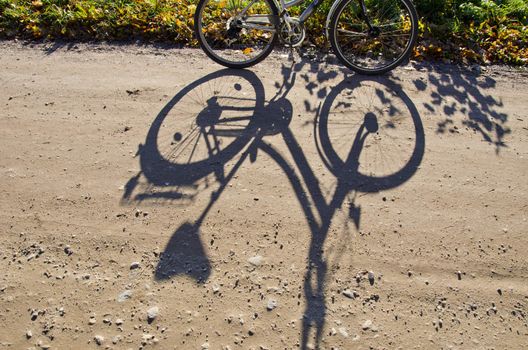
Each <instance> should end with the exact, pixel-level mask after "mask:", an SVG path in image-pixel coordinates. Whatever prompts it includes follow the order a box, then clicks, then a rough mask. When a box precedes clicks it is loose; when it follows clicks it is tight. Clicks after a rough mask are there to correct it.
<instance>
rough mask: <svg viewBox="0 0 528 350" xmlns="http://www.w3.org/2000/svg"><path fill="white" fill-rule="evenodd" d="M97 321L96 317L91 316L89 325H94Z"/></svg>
mask: <svg viewBox="0 0 528 350" xmlns="http://www.w3.org/2000/svg"><path fill="white" fill-rule="evenodd" d="M96 322H97V321H96V320H95V318H93V317H90V320H89V321H88V324H89V325H94V324H95V323H96Z"/></svg>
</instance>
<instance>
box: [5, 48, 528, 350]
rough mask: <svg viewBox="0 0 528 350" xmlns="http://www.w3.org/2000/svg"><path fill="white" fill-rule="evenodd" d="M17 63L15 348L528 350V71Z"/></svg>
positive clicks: (277, 63) (68, 51)
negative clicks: (386, 72)
mask: <svg viewBox="0 0 528 350" xmlns="http://www.w3.org/2000/svg"><path fill="white" fill-rule="evenodd" d="M0 52H1V55H0V67H1V70H0V106H1V107H0V111H1V113H0V139H1V141H0V145H1V148H0V174H1V175H2V182H1V184H0V227H1V231H0V270H1V273H0V349H41V348H42V349H96V348H107V349H150V348H158V349H259V350H260V349H297V348H302V349H316V348H317V349H341V350H343V349H526V348H528V318H527V317H528V315H527V313H528V255H527V253H526V252H527V251H528V237H527V233H528V232H527V229H528V223H527V217H528V193H527V190H528V181H527V177H526V175H527V173H528V160H527V157H528V114H527V109H528V92H527V91H528V79H527V76H528V75H527V74H526V73H525V72H524V73H523V72H519V71H515V70H512V69H508V68H504V67H502V68H501V67H491V68H488V69H484V70H480V69H479V68H478V67H474V69H472V70H471V69H470V70H461V69H459V68H457V67H454V66H448V65H423V64H422V65H418V64H413V65H410V66H408V67H404V68H399V69H398V70H396V71H395V72H394V73H393V74H392V75H390V76H385V77H382V78H373V79H371V78H364V77H359V76H357V75H353V74H351V73H350V72H348V71H346V70H343V69H342V68H341V67H340V66H339V65H334V64H331V63H328V62H327V61H310V60H309V59H304V60H299V59H298V61H297V62H296V63H295V64H292V62H291V61H289V60H288V59H287V58H286V57H284V55H281V54H275V55H273V56H272V57H270V58H269V59H268V60H266V61H265V62H263V63H262V64H260V65H258V66H257V67H254V68H253V69H251V70H249V71H245V72H241V71H229V70H222V68H221V67H219V66H218V65H216V64H214V63H212V62H211V61H209V60H208V59H206V57H205V55H204V54H202V53H201V52H200V51H197V50H176V49H164V48H156V47H144V46H143V47H139V46H106V45H99V46H91V45H80V44H79V45H52V44H47V45H46V44H39V45H33V46H27V45H22V44H19V43H13V42H0Z"/></svg>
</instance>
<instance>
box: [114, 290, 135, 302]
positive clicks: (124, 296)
mask: <svg viewBox="0 0 528 350" xmlns="http://www.w3.org/2000/svg"><path fill="white" fill-rule="evenodd" d="M131 297H132V291H131V290H128V289H127V290H125V291H124V292H123V293H121V294H119V296H118V297H117V301H118V302H119V303H122V302H124V301H125V300H127V299H130V298H131Z"/></svg>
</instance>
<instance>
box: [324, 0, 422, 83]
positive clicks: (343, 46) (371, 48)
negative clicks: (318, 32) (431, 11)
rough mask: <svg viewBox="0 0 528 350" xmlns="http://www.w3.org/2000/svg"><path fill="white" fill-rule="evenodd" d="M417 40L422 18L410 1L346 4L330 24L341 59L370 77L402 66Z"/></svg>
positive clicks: (337, 9)
mask: <svg viewBox="0 0 528 350" xmlns="http://www.w3.org/2000/svg"><path fill="white" fill-rule="evenodd" d="M363 5H364V6H363ZM417 36H418V16H417V14H416V10H415V8H414V6H413V5H412V3H411V2H410V1H409V0H342V1H341V2H340V3H339V4H338V5H337V6H336V7H335V10H334V12H333V13H332V14H331V19H330V24H329V37H330V43H331V44H332V48H333V50H334V52H335V54H336V55H337V57H338V58H339V59H340V60H341V61H342V62H343V63H344V64H345V65H346V66H347V67H349V68H350V69H352V70H353V71H355V72H358V73H361V74H366V75H375V74H383V73H386V72H388V71H390V70H392V69H394V68H395V67H397V66H398V65H399V64H401V63H402V62H403V61H404V60H405V59H407V58H408V57H409V55H410V54H411V52H412V50H413V48H414V44H415V43H416V38H417Z"/></svg>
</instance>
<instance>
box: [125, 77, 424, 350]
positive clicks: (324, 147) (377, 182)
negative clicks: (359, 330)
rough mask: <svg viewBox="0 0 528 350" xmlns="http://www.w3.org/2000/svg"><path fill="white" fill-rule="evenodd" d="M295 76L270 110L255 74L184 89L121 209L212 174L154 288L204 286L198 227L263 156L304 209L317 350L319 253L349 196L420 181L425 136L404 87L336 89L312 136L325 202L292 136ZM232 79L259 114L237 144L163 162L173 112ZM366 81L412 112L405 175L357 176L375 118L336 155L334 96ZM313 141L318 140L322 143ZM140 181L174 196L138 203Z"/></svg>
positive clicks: (345, 85) (307, 293)
mask: <svg viewBox="0 0 528 350" xmlns="http://www.w3.org/2000/svg"><path fill="white" fill-rule="evenodd" d="M295 74H296V73H295V72H294V70H285V73H284V75H285V76H284V82H283V85H282V86H281V87H280V89H279V92H280V93H277V95H276V96H275V97H274V98H272V99H271V100H270V101H269V103H267V104H266V103H265V92H264V88H263V84H262V82H261V81H260V79H259V78H258V77H257V76H256V74H254V73H253V72H251V71H245V70H243V71H233V70H229V69H225V70H221V71H217V72H214V73H212V74H209V75H207V76H205V77H203V78H201V79H199V80H197V81H195V82H193V83H191V84H189V85H188V86H186V87H185V88H184V89H182V90H181V91H180V92H179V93H178V94H177V95H175V96H174V97H173V98H172V99H171V100H170V101H169V103H167V105H166V106H165V107H164V108H163V109H162V110H161V111H160V113H159V114H158V115H157V117H156V118H155V120H154V122H153V123H152V125H151V127H150V130H149V132H148V134H147V137H146V140H145V144H144V145H140V149H139V151H138V154H139V156H140V164H141V172H140V173H139V174H138V175H136V176H134V177H132V178H131V179H130V180H129V181H128V183H127V185H126V186H125V193H124V195H123V198H122V201H123V203H130V202H141V201H145V200H149V199H159V198H165V199H170V200H182V199H185V198H186V194H185V193H183V192H180V191H178V190H174V189H172V187H173V186H176V187H177V188H180V187H185V186H191V187H192V186H194V185H195V184H196V182H197V181H199V180H201V179H203V178H204V177H206V176H211V174H213V175H214V177H215V179H216V182H217V184H218V188H217V190H216V191H215V192H214V193H213V194H212V196H211V198H210V201H209V203H208V205H207V206H206V208H205V209H204V210H203V211H202V213H201V215H200V217H198V218H197V219H196V220H195V221H194V222H185V223H184V224H182V225H181V226H180V227H179V228H178V229H177V230H176V231H175V232H174V234H173V235H172V237H171V239H170V240H169V242H168V244H167V246H166V248H165V250H164V252H163V253H162V254H161V256H160V260H159V263H158V266H157V268H156V271H155V279H156V280H164V279H169V278H171V277H173V276H176V275H188V276H190V277H192V278H194V279H195V280H196V282H197V283H204V282H205V281H207V279H208V278H209V276H210V274H211V264H210V262H209V259H208V258H207V253H206V250H205V247H204V245H203V243H202V241H201V239H200V233H199V232H200V226H201V225H202V223H203V222H204V220H205V218H206V217H207V215H208V213H209V212H210V210H211V209H212V207H213V206H214V204H215V203H216V202H217V201H218V199H219V198H220V197H221V195H222V193H223V191H224V190H225V189H226V187H227V186H228V184H229V183H230V182H231V181H232V180H233V177H234V176H235V174H236V173H237V171H238V170H239V169H240V168H241V167H242V165H243V164H244V163H245V162H246V161H247V160H248V159H249V160H250V161H251V162H255V161H256V158H257V154H258V153H259V152H263V153H265V154H267V155H268V156H269V157H270V158H271V159H273V160H274V161H275V162H276V163H277V164H278V165H279V166H280V168H281V169H282V171H283V173H284V174H285V175H286V177H287V178H288V180H289V182H290V185H291V187H292V189H293V191H294V193H295V196H296V198H297V200H298V201H299V203H300V204H301V208H302V210H303V213H304V216H305V218H306V222H307V224H308V226H309V229H310V234H311V240H310V245H309V251H308V259H307V268H306V273H305V278H304V285H303V290H304V297H305V302H306V308H305V311H304V316H303V325H302V343H301V344H302V345H301V348H302V349H306V348H307V344H308V342H309V338H310V336H311V333H312V332H313V333H315V347H316V348H319V346H320V343H321V339H322V332H323V329H324V324H325V319H326V312H327V308H326V298H325V281H326V280H327V279H328V275H327V271H328V268H327V264H326V261H325V259H324V257H323V254H322V251H323V246H324V244H325V241H326V238H327V236H328V233H329V230H330V225H331V223H332V219H333V218H334V215H335V214H336V211H337V210H338V209H339V208H341V207H342V206H343V204H344V202H345V200H346V198H347V196H348V195H349V194H350V193H359V192H361V193H372V192H379V191H383V190H387V189H391V188H395V187H398V186H400V185H402V184H403V183H405V182H406V181H408V180H409V179H410V178H411V177H412V176H413V175H414V174H415V173H416V171H417V170H418V167H419V165H420V163H421V162H422V158H423V155H424V150H425V136H424V129H423V126H422V123H421V119H420V115H419V113H418V110H417V109H416V107H415V105H414V104H413V102H412V101H411V99H410V98H409V97H408V96H407V95H406V94H405V93H404V92H403V91H402V89H401V87H400V86H399V85H398V84H397V83H396V82H394V81H392V80H391V79H390V78H387V77H377V78H363V77H358V76H352V77H351V78H348V79H346V80H344V81H343V82H341V83H340V84H338V85H337V86H336V87H334V88H333V89H332V90H331V91H330V93H329V94H328V96H326V99H325V101H324V103H321V104H320V106H319V108H318V111H317V113H316V118H315V120H314V123H313V125H314V128H315V129H317V128H320V129H319V132H314V141H315V142H316V145H317V150H318V152H319V155H320V156H321V158H322V159H323V161H324V163H325V164H326V166H327V168H328V169H329V170H330V171H331V173H332V174H333V175H334V176H335V178H336V181H337V185H336V188H335V191H334V193H333V196H331V199H330V200H329V201H328V200H327V199H326V198H325V195H324V194H323V191H322V190H321V188H320V184H319V180H318V178H317V176H316V175H315V173H314V171H313V170H312V168H311V166H310V163H309V161H308V158H307V156H306V155H305V153H304V152H303V150H302V147H301V145H300V143H299V142H298V140H297V139H296V137H295V135H294V132H293V131H292V129H291V128H290V121H291V118H292V115H293V107H292V104H291V103H290V102H289V100H288V99H287V98H286V95H287V94H288V92H289V90H290V89H291V88H292V87H293V85H294V83H295ZM286 75H289V76H286ZM227 76H237V77H240V78H242V79H245V80H247V81H248V82H250V84H251V85H252V87H253V88H254V91H255V107H254V111H253V113H252V115H251V117H250V119H249V120H248V124H247V126H246V127H245V128H244V129H242V130H236V131H233V132H232V133H230V134H228V135H226V134H224V135H223V136H227V137H232V138H233V140H232V142H231V143H229V144H228V145H227V146H226V147H225V148H223V149H222V150H221V152H211V153H210V156H209V157H207V158H206V159H203V160H200V161H198V162H195V163H176V162H174V161H173V160H169V159H166V158H165V157H164V156H163V155H162V154H161V153H160V150H159V149H158V142H157V138H158V134H159V131H160V128H161V126H162V124H163V122H164V120H165V118H167V116H168V115H169V113H170V111H171V110H173V109H174V108H177V106H178V103H179V102H180V101H181V99H182V98H183V97H184V96H186V95H187V94H189V93H190V92H191V91H192V90H193V89H196V88H197V87H198V86H200V85H201V84H203V83H205V82H208V81H211V80H215V79H223V78H225V77H227ZM367 81H375V82H376V83H377V84H381V85H382V86H385V87H386V88H387V89H389V90H391V91H394V92H395V93H396V94H397V96H398V98H400V99H401V101H403V103H404V105H405V107H406V108H407V112H408V115H409V117H410V118H411V119H412V124H413V126H414V131H415V135H414V148H413V151H412V154H411V155H410V157H409V159H408V160H407V162H406V163H405V164H404V166H403V167H401V169H399V170H398V171H396V172H394V173H392V174H390V175H387V176H379V177H372V176H366V175H363V174H361V173H360V172H359V171H358V167H359V159H360V155H361V152H362V150H363V148H364V145H365V140H367V138H368V137H369V135H371V134H376V133H377V131H378V129H379V128H380V125H378V121H377V117H376V115H375V113H373V112H370V113H366V114H365V115H364V116H362V118H363V122H362V123H361V125H360V127H359V128H358V130H357V132H356V134H355V135H351V138H353V142H352V147H351V148H350V151H349V153H348V156H347V157H345V158H344V159H343V158H340V157H339V155H338V154H337V153H336V152H335V150H334V149H333V147H332V140H331V136H330V135H329V133H328V130H327V128H328V118H329V116H330V114H331V106H332V104H333V102H334V100H335V99H336V98H337V96H339V95H340V94H341V93H342V92H343V91H344V90H346V89H354V88H356V87H358V86H360V85H361V84H362V83H364V82H367ZM281 94H282V95H281ZM379 97H380V99H382V100H383V101H384V103H386V104H388V105H390V104H391V101H390V96H384V95H383V96H379ZM206 101H207V103H206V106H204V110H206V109H207V108H209V110H210V112H211V113H216V114H218V111H216V112H215V111H214V109H215V108H217V107H216V106H215V103H216V101H214V100H211V98H206ZM216 114H215V115H216ZM197 118H199V115H197ZM215 118H216V119H215ZM215 118H213V117H210V118H209V120H213V121H214V120H216V121H218V120H220V119H219V118H220V117H215ZM206 119H207V118H206ZM197 124H199V122H197ZM205 124H206V125H207V127H208V129H207V131H205V129H204V132H210V131H211V128H212V127H211V123H209V124H207V123H205ZM198 127H200V126H198ZM325 128H326V129H325ZM315 131H317V130H315ZM213 133H214V131H213ZM267 135H280V136H281V137H282V139H283V141H284V142H285V144H286V146H287V149H288V151H289V153H290V155H291V159H293V163H291V162H289V161H288V160H287V159H286V157H284V156H283V155H282V154H281V153H280V152H279V151H278V150H277V148H276V147H274V145H273V144H271V143H270V142H268V141H267V140H266V139H265V137H266V136H267ZM316 135H319V138H317V136H316ZM216 136H218V135H216ZM235 156H237V157H238V159H237V161H236V162H235V164H234V165H233V166H232V167H231V168H230V169H229V171H227V172H226V171H225V169H224V166H225V164H226V163H227V162H228V161H230V160H232V159H234V157H235ZM141 175H143V176H144V177H145V178H146V179H147V181H148V183H149V184H150V185H151V186H156V187H159V188H162V189H163V188H171V190H168V191H162V192H154V193H149V192H148V191H146V192H145V193H139V194H135V195H134V192H135V190H136V187H137V184H138V179H139V177H140V176H141ZM349 217H350V219H351V220H352V221H353V222H354V223H355V225H356V227H357V228H359V226H360V217H361V208H359V207H356V206H355V205H354V204H353V203H351V207H350V214H349Z"/></svg>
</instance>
